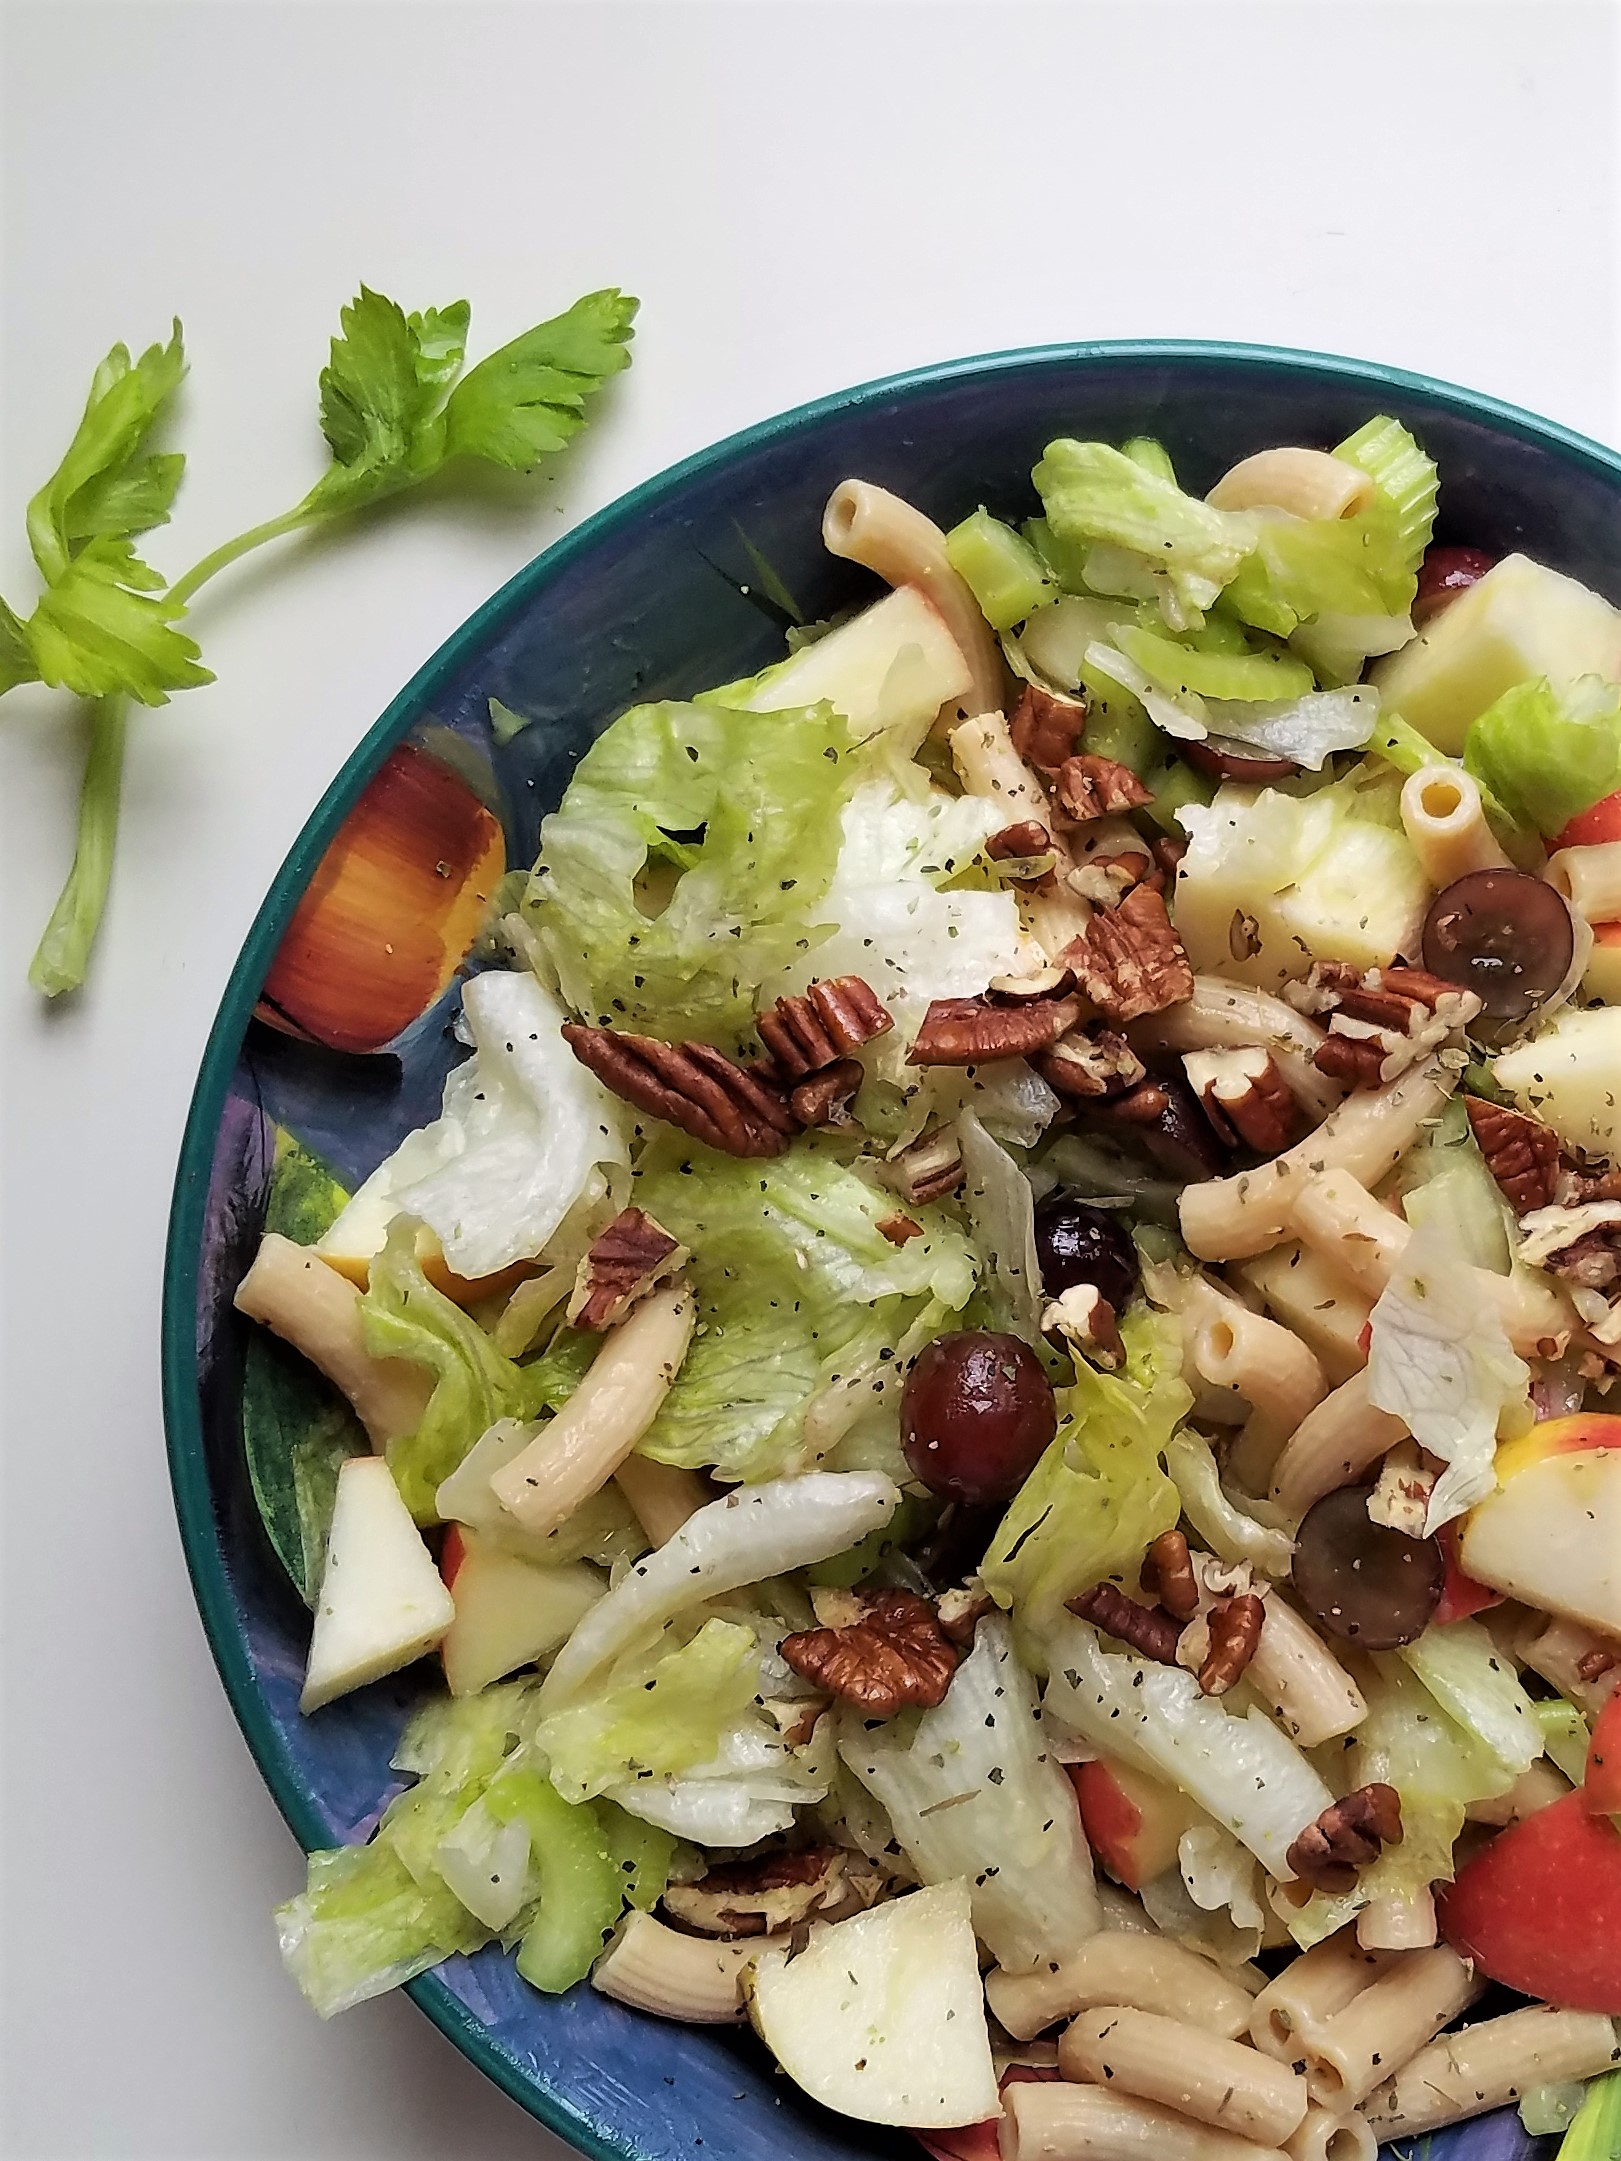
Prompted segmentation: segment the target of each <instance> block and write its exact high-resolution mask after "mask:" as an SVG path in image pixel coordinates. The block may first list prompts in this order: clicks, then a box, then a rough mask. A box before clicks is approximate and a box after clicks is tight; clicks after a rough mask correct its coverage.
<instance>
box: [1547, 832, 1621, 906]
mask: <svg viewBox="0 0 1621 2161" xmlns="http://www.w3.org/2000/svg"><path fill="white" fill-rule="evenodd" d="M1544 876H1545V877H1546V878H1547V880H1548V883H1549V884H1550V885H1552V886H1555V887H1557V889H1558V890H1559V891H1560V892H1561V893H1563V895H1564V896H1565V898H1566V900H1568V901H1569V902H1570V905H1571V906H1572V908H1574V909H1575V911H1576V913H1577V914H1578V915H1579V916H1580V917H1581V918H1582V920H1583V921H1584V922H1586V923H1614V922H1617V921H1621V840H1604V841H1599V842H1597V843H1596V844H1595V845H1594V846H1592V847H1590V848H1561V849H1560V850H1559V852H1558V853H1557V854H1556V855H1551V856H1549V858H1548V868H1547V870H1546V872H1545V873H1544Z"/></svg>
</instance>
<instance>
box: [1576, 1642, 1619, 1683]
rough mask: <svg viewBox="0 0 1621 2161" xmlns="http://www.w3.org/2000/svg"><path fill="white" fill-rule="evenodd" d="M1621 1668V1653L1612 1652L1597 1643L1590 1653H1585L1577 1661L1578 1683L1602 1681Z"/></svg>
mask: <svg viewBox="0 0 1621 2161" xmlns="http://www.w3.org/2000/svg"><path fill="white" fill-rule="evenodd" d="M1617 1666H1621V1651H1612V1650H1610V1649H1608V1648H1607V1647H1606V1646H1605V1645H1604V1644H1602V1643H1595V1644H1594V1646H1593V1648H1592V1649H1591V1650H1590V1651H1583V1653H1582V1655H1581V1657H1580V1658H1578V1659H1577V1661H1576V1678H1577V1680H1578V1681H1602V1680H1603V1678H1604V1676H1605V1674H1607V1673H1613V1672H1614V1670H1615V1668H1616V1667H1617Z"/></svg>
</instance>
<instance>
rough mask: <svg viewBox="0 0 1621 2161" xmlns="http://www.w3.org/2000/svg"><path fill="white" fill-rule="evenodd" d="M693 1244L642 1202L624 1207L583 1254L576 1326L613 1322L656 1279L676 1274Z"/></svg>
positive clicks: (573, 1307)
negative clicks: (673, 1234)
mask: <svg viewBox="0 0 1621 2161" xmlns="http://www.w3.org/2000/svg"><path fill="white" fill-rule="evenodd" d="M686 1258H687V1249H686V1247H685V1246H684V1245H682V1244H681V1243H680V1242H679V1240H677V1239H674V1238H672V1237H671V1236H670V1234H669V1232H668V1231H667V1230H666V1229H665V1228H664V1225H663V1224H662V1223H655V1222H654V1220H653V1218H652V1217H651V1216H650V1215H647V1214H645V1213H644V1212H643V1210H641V1209H640V1208H621V1209H620V1211H619V1213H618V1215H616V1216H615V1217H614V1219H613V1221H612V1222H611V1223H610V1224H609V1225H608V1227H607V1229H606V1230H602V1231H599V1232H598V1233H597V1235H596V1237H595V1238H593V1239H592V1241H591V1243H590V1245H589V1246H588V1247H587V1248H586V1250H585V1252H584V1253H583V1254H582V1255H581V1258H580V1265H579V1267H578V1269H577V1270H576V1271H575V1276H574V1291H573V1294H572V1296H571V1297H570V1299H569V1302H568V1316H567V1317H568V1319H569V1321H570V1323H571V1324H572V1325H573V1326H574V1327H576V1328H594V1329H603V1328H612V1327H613V1325H614V1323H615V1322H616V1321H622V1320H623V1319H624V1317H625V1315H626V1314H627V1313H628V1312H629V1311H630V1309H631V1307H632V1306H633V1305H634V1304H635V1303H636V1301H637V1299H638V1298H645V1297H646V1295H647V1293H648V1292H649V1291H650V1290H651V1289H652V1288H653V1286H654V1284H655V1283H661V1282H662V1281H663V1280H664V1278H665V1277H666V1276H672V1275H674V1274H675V1271H676V1270H677V1269H678V1268H679V1267H680V1266H681V1264H682V1262H683V1261H685V1260H686Z"/></svg>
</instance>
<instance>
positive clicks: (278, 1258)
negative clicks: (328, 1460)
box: [236, 1231, 433, 1449]
mask: <svg viewBox="0 0 1621 2161" xmlns="http://www.w3.org/2000/svg"><path fill="white" fill-rule="evenodd" d="M236 1309H237V1311H238V1312H239V1313H245V1314H246V1315H247V1316H248V1319H249V1320H250V1321H258V1322H259V1323H260V1324H261V1325H262V1326H263V1327H266V1328H268V1329H270V1330H271V1331H272V1332H273V1333H274V1334H275V1335H278V1336H280V1337H281V1338H282V1340H283V1342H285V1343H290V1344H291V1345H292V1346H293V1349H294V1350H295V1351H299V1352H301V1353H302V1354H303V1356H304V1357H306V1358H307V1359H308V1360H309V1362H310V1364H311V1365H312V1366H318V1367H319V1368H320V1370H321V1371H322V1372H323V1373H324V1374H325V1375H326V1377H327V1379H328V1380H329V1381H330V1382H331V1383H332V1385H333V1387H334V1388H337V1389H339V1390H341V1391H342V1393H343V1394H344V1395H346V1396H347V1397H348V1398H349V1401H350V1402H351V1404H353V1406H354V1412H355V1416H356V1417H357V1418H358V1419H359V1420H360V1423H361V1424H362V1425H363V1426H364V1427H365V1429H366V1436H367V1438H368V1439H369V1440H370V1442H371V1444H372V1447H373V1448H375V1449H382V1448H383V1447H385V1446H386V1445H387V1443H388V1442H390V1441H393V1440H399V1439H401V1438H403V1436H404V1435H406V1434H407V1433H414V1432H415V1431H416V1428H417V1427H418V1426H419V1425H420V1424H421V1422H422V1414H423V1412H424V1411H425V1410H426V1409H427V1407H428V1398H429V1396H430V1395H432V1393H433V1376H432V1375H431V1374H430V1373H429V1372H428V1370H427V1368H426V1367H425V1366H419V1365H417V1364H416V1363H415V1362H414V1361H413V1360H411V1359H409V1358H374V1357H373V1356H372V1354H371V1352H370V1351H368V1350H367V1348H366V1339H365V1334H364V1331H363V1329H362V1325H361V1317H360V1292H359V1291H358V1290H357V1289H356V1288H355V1286H354V1284H352V1283H351V1282H350V1281H349V1278H348V1277H347V1276H340V1275H339V1273H338V1271H337V1270H336V1269H335V1268H329V1267H328V1266H327V1264H326V1262H325V1261H323V1260H319V1259H317V1258H316V1256H315V1255H314V1254H313V1253H312V1252H311V1251H310V1250H309V1248H308V1247H307V1246H301V1245H296V1244H295V1243H294V1242H293V1240H292V1239H291V1238H284V1237H283V1236H282V1235H281V1233H280V1232H279V1231H267V1232H266V1233H265V1235H264V1237H263V1238H262V1239H261V1240H260V1242H259V1251H258V1253H257V1254H256V1255H255V1256H254V1262H253V1266H252V1267H251V1268H250V1269H249V1270H248V1272H247V1274H246V1275H245V1276H244V1277H243V1278H242V1281H241V1282H240V1283H239V1284H238V1285H237V1287H236Z"/></svg>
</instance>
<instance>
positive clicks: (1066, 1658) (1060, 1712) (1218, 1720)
mask: <svg viewBox="0 0 1621 2161" xmlns="http://www.w3.org/2000/svg"><path fill="white" fill-rule="evenodd" d="M1135 1550H1136V1551H1139V1552H1140V1551H1141V1548H1140V1546H1139V1547H1138V1548H1136V1549H1135ZM1051 1660H1052V1670H1051V1674H1050V1676H1049V1678H1048V1682H1047V1694H1046V1707H1047V1709H1048V1710H1049V1711H1050V1712H1051V1713H1052V1714H1053V1716H1055V1717H1056V1718H1058V1719H1059V1720H1061V1721H1062V1723H1063V1724H1064V1725H1065V1726H1067V1727H1069V1728H1070V1729H1071V1731H1073V1732H1074V1733H1077V1734H1079V1735H1080V1737H1081V1739H1082V1740H1084V1741H1087V1742H1089V1743H1090V1744H1091V1745H1092V1746H1093V1747H1094V1748H1097V1749H1099V1750H1102V1751H1104V1752H1106V1753H1107V1754H1109V1755H1114V1756H1123V1757H1125V1759H1126V1760H1127V1761H1128V1762H1129V1763H1134V1764H1136V1765H1137V1767H1138V1768H1139V1769H1140V1770H1144V1771H1147V1772H1149V1773H1150V1774H1151V1775H1152V1776H1153V1777H1155V1778H1161V1779H1167V1780H1169V1782H1170V1783H1171V1784H1172V1785H1173V1786H1175V1787H1176V1788H1177V1790H1178V1791H1179V1792H1181V1793H1185V1794H1186V1795H1187V1796H1188V1797H1189V1799H1190V1800H1193V1801H1197V1802H1198V1804H1199V1806H1200V1807H1201V1808H1202V1809H1203V1810H1204V1811H1205V1813H1206V1815H1208V1816H1212V1817H1214V1818H1215V1820H1216V1822H1217V1823H1219V1824H1221V1825H1223V1826H1224V1827H1225V1829H1227V1830H1228V1831H1230V1832H1231V1833H1232V1835H1233V1837H1234V1838H1236V1839H1237V1840H1238V1841H1239V1843H1240V1844H1241V1845H1244V1846H1247V1847H1248V1848H1249V1850H1250V1852H1251V1853H1253V1854H1254V1855H1255V1857H1256V1859H1257V1860H1258V1861H1259V1862H1260V1863H1261V1865H1262V1866H1263V1867H1264V1868H1265V1869H1266V1870H1267V1872H1268V1874H1269V1875H1272V1876H1275V1877H1277V1878H1278V1879H1279V1881H1280V1882H1285V1883H1286V1882H1288V1881H1290V1880H1291V1879H1292V1877H1293V1874H1294V1871H1293V1870H1292V1869H1291V1868H1290V1866H1289V1863H1288V1859H1287V1855H1288V1851H1289V1848H1290V1847H1291V1846H1292V1845H1293V1844H1294V1841H1295V1840H1296V1839H1297V1838H1298V1837H1299V1835H1300V1833H1301V1832H1302V1831H1303V1830H1304V1829H1305V1828H1306V1826H1307V1824H1309V1823H1313V1822H1315V1821H1316V1819H1317V1817H1318V1816H1320V1815H1321V1814H1322V1812H1323V1810H1324V1809H1325V1808H1327V1807H1328V1805H1329V1803H1330V1801H1331V1800H1332V1799H1333V1795H1332V1794H1331V1793H1330V1792H1329V1790H1328V1787H1327V1786H1326V1785H1325V1784H1324V1782H1323V1780H1322V1779H1321V1777H1320V1776H1319V1775H1318V1773H1317V1771H1316V1770H1315V1769H1314V1767H1313V1766H1312V1764H1311V1763H1310V1761H1309V1760H1308V1759H1307V1758H1306V1757H1305V1756H1304V1755H1303V1754H1302V1753H1301V1751H1300V1750H1299V1749H1298V1748H1296V1746H1295V1744H1294V1743H1293V1741H1291V1740H1289V1739H1288V1738H1287V1737H1286V1735H1285V1734H1284V1733H1283V1731H1282V1729H1281V1728H1280V1727H1278V1726H1277V1725H1275V1724H1274V1723H1273V1721H1272V1720H1271V1719H1270V1718H1268V1717H1267V1715H1266V1713H1265V1712H1264V1711H1260V1710H1256V1709H1251V1710H1250V1711H1248V1712H1246V1713H1240V1712H1236V1711H1232V1710H1229V1709H1228V1708H1227V1706H1226V1704H1225V1703H1224V1702H1223V1700H1222V1699H1221V1698H1220V1697H1218V1696H1205V1695H1201V1693H1200V1691H1199V1683H1198V1680H1197V1678H1196V1677H1195V1676H1194V1675H1193V1674H1191V1673H1187V1672H1185V1671H1184V1670H1183V1668H1182V1667H1180V1666H1162V1665H1158V1664H1156V1663H1155V1662H1154V1661H1153V1660H1151V1659H1145V1658H1139V1657H1138V1656H1137V1655H1136V1653H1135V1652H1132V1651H1112V1650H1110V1651H1106V1650H1105V1649H1104V1648H1103V1644H1102V1641H1101V1639H1100V1638H1099V1636H1098V1634H1097V1631H1096V1630H1095V1629H1093V1628H1092V1627H1091V1626H1090V1625H1089V1624H1088V1623H1087V1622H1085V1621H1078V1620H1075V1619H1073V1618H1071V1619H1067V1620H1065V1621H1064V1623H1063V1624H1062V1626H1061V1627H1060V1628H1059V1629H1057V1630H1056V1631H1055V1633H1054V1635H1053V1638H1052V1643H1051Z"/></svg>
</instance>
